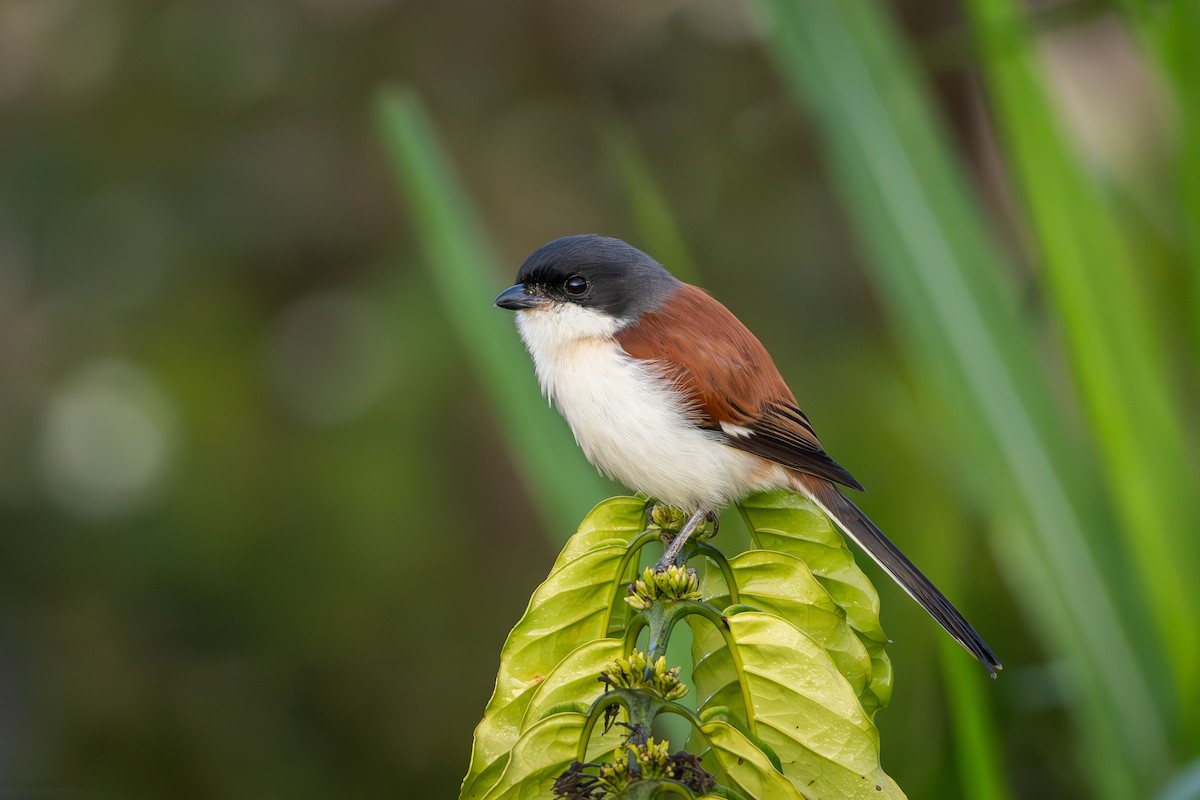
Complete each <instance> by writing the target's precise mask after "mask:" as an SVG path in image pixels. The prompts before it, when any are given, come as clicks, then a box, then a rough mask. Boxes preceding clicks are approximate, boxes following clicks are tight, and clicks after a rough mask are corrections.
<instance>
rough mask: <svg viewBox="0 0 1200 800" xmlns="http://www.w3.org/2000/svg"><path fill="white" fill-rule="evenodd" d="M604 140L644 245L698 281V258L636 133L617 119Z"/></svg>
mask: <svg viewBox="0 0 1200 800" xmlns="http://www.w3.org/2000/svg"><path fill="white" fill-rule="evenodd" d="M605 143H606V145H607V148H608V157H609V160H610V161H612V163H613V166H614V167H615V168H616V172H617V175H618V176H619V177H620V179H621V185H622V187H623V188H624V190H625V197H626V198H627V199H628V201H629V207H630V209H631V211H632V212H633V222H634V224H635V225H637V229H638V235H639V236H640V237H641V239H642V241H641V249H642V250H645V251H646V252H648V253H653V254H654V257H655V258H656V259H658V260H659V261H660V262H661V263H662V264H663V265H664V266H666V268H667V269H669V270H670V271H671V272H673V273H674V274H675V276H676V277H677V278H679V279H680V280H684V281H688V282H689V283H696V282H697V276H698V273H697V270H696V262H695V260H694V259H693V258H692V255H691V252H690V251H689V250H688V246H687V243H686V241H684V238H683V233H682V232H681V231H680V230H679V225H678V224H677V223H676V222H675V215H674V214H673V213H672V212H671V206H670V204H669V203H668V202H667V199H666V197H664V196H663V193H662V189H660V188H659V186H658V182H657V181H655V180H654V173H653V171H652V170H651V169H650V164H649V163H648V162H647V160H646V156H645V155H644V154H643V153H642V151H641V149H640V148H639V147H638V145H637V142H636V141H635V140H634V138H633V135H632V134H630V132H629V129H628V128H626V127H624V126H623V125H620V124H618V123H614V124H612V125H611V126H610V127H609V129H608V135H607V137H606V138H605Z"/></svg>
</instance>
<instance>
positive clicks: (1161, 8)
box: [1122, 0, 1200, 357]
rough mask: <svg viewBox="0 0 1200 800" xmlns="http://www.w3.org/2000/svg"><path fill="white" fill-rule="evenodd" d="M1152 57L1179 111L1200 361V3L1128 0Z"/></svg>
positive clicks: (1182, 229) (1179, 160)
mask: <svg viewBox="0 0 1200 800" xmlns="http://www.w3.org/2000/svg"><path fill="white" fill-rule="evenodd" d="M1122 5H1123V6H1124V7H1125V9H1126V10H1127V11H1128V12H1129V15H1130V16H1131V17H1132V19H1133V20H1134V21H1135V24H1136V25H1137V26H1138V29H1139V31H1140V32H1141V39H1142V44H1143V47H1144V49H1145V51H1146V52H1147V54H1148V55H1150V56H1152V57H1153V58H1155V60H1156V61H1157V62H1158V65H1159V68H1160V70H1161V73H1162V76H1163V78H1164V83H1165V84H1166V86H1167V88H1168V91H1169V93H1170V97H1171V100H1172V101H1173V106H1174V110H1175V112H1176V119H1175V121H1176V123H1177V129H1178V136H1177V139H1176V143H1175V147H1176V153H1175V160H1176V169H1175V170H1174V173H1175V175H1174V178H1175V187H1174V188H1175V192H1176V197H1177V201H1178V209H1179V216H1178V219H1177V222H1178V229H1179V230H1178V234H1179V239H1180V242H1179V249H1180V259H1179V260H1180V262H1181V264H1180V266H1181V269H1180V272H1181V273H1182V274H1181V275H1180V279H1181V282H1184V281H1186V282H1187V283H1189V284H1190V286H1191V289H1192V297H1191V300H1192V303H1191V320H1192V324H1193V330H1192V344H1193V347H1194V351H1193V355H1194V356H1197V357H1200V87H1198V85H1197V83H1196V76H1197V75H1200V48H1198V47H1196V42H1197V41H1200V3H1197V2H1195V0H1163V2H1156V0H1125V2H1124V3H1123V4H1122Z"/></svg>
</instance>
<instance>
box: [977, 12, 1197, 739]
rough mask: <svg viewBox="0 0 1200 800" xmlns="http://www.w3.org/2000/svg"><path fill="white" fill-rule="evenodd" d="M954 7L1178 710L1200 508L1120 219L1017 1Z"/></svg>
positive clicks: (1190, 648) (1191, 668)
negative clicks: (1064, 115)
mask: <svg viewBox="0 0 1200 800" xmlns="http://www.w3.org/2000/svg"><path fill="white" fill-rule="evenodd" d="M967 7H968V9H969V12H970V16H971V19H972V22H973V25H974V27H975V29H976V31H977V33H978V38H979V41H980V44H981V46H982V50H983V53H984V61H983V67H984V75H985V77H986V78H987V83H988V87H989V89H990V97H991V100H992V103H993V105H994V107H995V108H994V111H995V114H994V117H995V119H996V120H997V122H998V125H999V127H1000V129H1001V133H1002V134H1003V138H1004V141H1005V144H1006V145H1007V147H1006V151H1007V153H1008V155H1009V157H1010V162H1011V163H1012V164H1013V167H1014V172H1015V174H1016V176H1017V179H1018V185H1019V187H1020V189H1021V190H1022V194H1023V196H1024V198H1025V201H1026V205H1027V207H1028V213H1029V217H1030V220H1031V222H1032V223H1033V228H1034V230H1035V231H1036V233H1037V237H1038V240H1039V242H1040V245H1041V253H1042V256H1043V258H1042V263H1043V265H1044V273H1045V275H1046V277H1047V279H1048V280H1047V281H1046V283H1047V285H1048V286H1049V288H1050V289H1051V296H1052V298H1053V300H1054V303H1055V307H1056V310H1057V312H1058V314H1057V316H1058V319H1059V320H1061V322H1062V324H1063V328H1064V332H1065V334H1066V340H1067V345H1068V348H1067V350H1068V355H1069V357H1070V359H1071V362H1072V365H1073V367H1074V372H1075V375H1076V380H1077V383H1078V385H1079V389H1080V392H1079V394H1080V396H1081V397H1083V398H1084V400H1085V404H1086V406H1087V410H1088V412H1089V416H1090V420H1091V427H1092V429H1093V430H1094V432H1095V434H1096V438H1097V440H1098V442H1099V444H1100V454H1101V456H1102V462H1103V465H1104V467H1105V472H1106V475H1107V478H1108V485H1109V494H1110V496H1112V497H1113V498H1115V504H1116V506H1117V509H1118V511H1119V512H1120V514H1121V520H1122V523H1123V524H1122V525H1121V526H1120V529H1121V530H1122V532H1124V533H1125V535H1126V537H1127V541H1128V549H1129V551H1130V552H1131V553H1132V554H1133V556H1134V561H1135V564H1136V566H1137V567H1138V568H1139V571H1140V577H1141V585H1142V587H1143V588H1144V590H1145V592H1146V594H1147V595H1148V598H1149V601H1150V607H1151V609H1152V613H1153V617H1154V622H1155V626H1156V628H1157V632H1158V636H1159V639H1160V641H1161V642H1162V643H1163V646H1164V648H1165V650H1166V652H1167V655H1168V659H1169V662H1170V664H1171V665H1172V667H1173V668H1174V669H1173V671H1174V676H1175V690H1176V694H1177V696H1178V697H1179V698H1180V700H1181V701H1182V708H1181V716H1183V717H1184V718H1188V717H1189V715H1190V711H1191V710H1193V709H1195V708H1196V699H1197V690H1200V682H1198V681H1197V669H1198V666H1200V639H1198V638H1197V637H1195V636H1190V635H1180V633H1181V631H1182V630H1185V629H1188V628H1190V627H1191V625H1193V624H1194V622H1193V621H1194V620H1195V619H1197V618H1198V617H1200V595H1197V593H1196V592H1195V591H1193V590H1192V583H1193V579H1194V576H1195V575H1197V574H1200V553H1198V551H1197V550H1196V548H1195V547H1193V546H1192V545H1191V542H1190V540H1191V539H1192V538H1193V536H1192V530H1191V525H1189V524H1188V521H1189V520H1195V519H1197V518H1200V504H1198V502H1197V495H1196V493H1195V492H1194V491H1193V489H1192V487H1194V486H1195V485H1196V477H1195V474H1194V471H1193V469H1192V465H1191V463H1190V459H1189V456H1188V453H1187V451H1186V448H1185V444H1184V442H1185V438H1184V437H1183V436H1180V435H1179V432H1180V431H1182V430H1184V429H1186V427H1187V425H1186V424H1185V420H1184V416H1183V414H1182V413H1181V411H1180V409H1179V407H1178V404H1177V403H1175V402H1174V398H1173V396H1172V387H1171V381H1170V380H1169V378H1168V371H1167V366H1166V364H1167V358H1166V353H1165V350H1164V346H1163V343H1162V339H1161V336H1160V334H1159V332H1158V331H1156V330H1155V327H1154V325H1153V323H1152V321H1151V317H1150V311H1149V300H1148V298H1147V297H1146V293H1145V291H1144V285H1143V284H1142V283H1141V282H1140V281H1138V280H1137V279H1136V278H1135V269H1134V263H1133V247H1132V245H1131V243H1130V242H1129V241H1127V238H1126V237H1125V236H1124V235H1123V230H1122V226H1121V221H1120V220H1119V219H1118V218H1117V216H1116V214H1114V213H1113V211H1112V210H1111V209H1110V208H1109V207H1108V205H1107V204H1106V202H1105V199H1104V197H1103V196H1102V195H1101V193H1100V190H1099V188H1098V187H1097V186H1095V184H1094V183H1093V181H1092V179H1090V178H1089V177H1088V176H1087V175H1086V174H1085V172H1084V169H1083V167H1082V165H1081V164H1079V163H1078V159H1077V157H1076V156H1075V155H1074V153H1073V152H1072V151H1071V149H1070V147H1069V146H1068V144H1067V142H1066V141H1065V139H1064V137H1063V136H1062V134H1061V133H1060V128H1059V120H1058V119H1057V118H1056V117H1055V115H1054V113H1053V112H1052V110H1051V107H1050V103H1049V101H1048V99H1047V97H1046V94H1045V91H1044V89H1043V86H1042V82H1041V81H1040V80H1039V77H1038V75H1037V73H1036V70H1035V66H1034V63H1033V55H1032V50H1031V46H1030V43H1029V42H1028V40H1027V36H1028V33H1027V31H1026V30H1025V29H1024V26H1023V25H1022V23H1021V19H1020V11H1019V9H1018V8H1017V6H1016V5H1015V4H1014V3H1013V2H1012V0H969V1H968V3H967Z"/></svg>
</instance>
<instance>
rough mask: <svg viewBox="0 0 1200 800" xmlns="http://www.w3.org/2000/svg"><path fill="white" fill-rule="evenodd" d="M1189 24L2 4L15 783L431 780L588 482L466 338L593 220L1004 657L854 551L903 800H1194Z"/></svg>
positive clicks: (261, 789)
mask: <svg viewBox="0 0 1200 800" xmlns="http://www.w3.org/2000/svg"><path fill="white" fill-rule="evenodd" d="M1198 8H1200V6H1198V5H1197V4H1195V3H1194V2H1190V0H1176V2H1171V0H1163V1H1162V2H1151V1H1150V0H1145V2H1139V1H1138V0H1128V1H1127V2H1112V3H1105V2H1090V1H1089V0H1074V1H1072V0H1064V1H1063V2H1058V3H1040V2H1039V3H1036V4H1033V5H1032V6H1028V7H1026V6H1019V4H1017V3H1015V2H1013V0H970V1H969V2H965V3H963V2H958V1H957V0H936V1H934V2H921V1H919V0H895V1H894V2H873V1H870V0H846V2H841V3H831V2H827V1H826V0H762V2H757V3H745V2H725V1H724V0H661V1H660V0H652V1H651V2H635V1H631V0H608V1H607V2H596V1H595V0H585V1H584V2H573V3H569V2H563V0H557V1H555V0H516V1H514V2H507V3H495V2H482V1H481V0H450V1H449V2H443V3H436V4H434V3H418V2H412V0H409V2H393V1H392V0H290V1H287V0H276V1H275V2H270V1H269V0H210V2H198V0H173V1H172V2H151V0H0V796H2V797H5V798H9V797H12V798H23V797H39V798H40V797H87V798H142V797H146V798H150V797H180V798H186V797H197V798H199V797H205V798H207V797H219V798H241V797H246V798H249V797H254V798H264V797H278V798H309V797H311V798H325V797H334V796H343V797H397V796H398V797H450V796H453V795H454V794H455V792H456V789H457V785H458V781H459V780H460V779H461V777H462V775H463V773H464V772H465V770H466V766H467V763H466V762H467V757H468V754H469V747H470V734H471V730H472V728H473V727H474V725H475V723H476V722H477V721H478V718H479V716H480V714H481V713H482V709H483V706H484V703H485V702H486V700H487V697H488V695H489V693H490V690H491V687H492V682H493V678H494V671H495V667H496V663H497V659H498V651H499V647H500V645H501V643H502V642H503V640H504V636H505V634H506V633H507V631H508V628H509V627H510V626H511V624H512V623H513V622H514V621H515V620H516V619H517V617H518V616H519V615H520V613H521V610H522V609H523V608H524V605H525V602H526V600H527V598H528V595H529V593H530V592H531V591H532V589H533V587H534V586H535V585H536V584H537V582H538V581H540V579H541V578H542V577H543V576H544V575H545V573H546V570H547V569H548V568H549V565H550V564H551V562H552V560H553V556H554V553H555V551H556V548H557V545H558V543H560V542H561V541H563V540H564V539H565V538H566V536H567V535H568V534H569V533H570V532H571V529H572V522H573V521H574V520H578V519H579V518H581V517H582V515H583V514H584V513H585V512H586V510H587V509H588V508H589V507H590V505H591V504H593V503H594V502H596V501H598V500H599V499H601V498H602V497H603V496H605V494H607V493H614V492H616V491H617V489H616V488H615V487H612V486H611V485H608V484H606V483H604V482H603V481H601V480H600V479H598V478H597V477H595V474H594V472H593V471H592V470H591V468H590V467H588V466H587V465H586V463H585V462H584V461H583V459H582V456H581V455H580V454H579V453H578V452H577V451H576V450H575V448H574V447H573V445H572V444H571V443H570V437H569V434H568V433H567V431H566V429H565V426H564V425H563V423H562V422H561V420H559V419H558V417H557V415H556V414H554V412H552V411H551V410H549V409H547V408H546V407H545V403H544V401H542V400H540V399H539V398H538V397H537V392H536V386H535V381H534V377H533V373H532V369H531V367H530V366H529V364H528V361H527V359H526V358H525V357H524V355H523V353H522V352H521V350H520V348H519V344H518V343H517V340H516V335H515V333H514V332H513V330H512V328H511V319H510V318H509V316H508V315H507V314H506V313H505V312H501V311H497V310H494V309H492V308H490V304H491V300H492V298H493V297H494V296H495V295H496V294H497V293H498V292H499V291H500V290H501V289H503V288H505V287H507V286H508V285H509V284H510V282H511V279H512V276H513V274H515V271H516V268H517V266H518V265H519V264H520V262H521V261H522V260H523V258H524V257H525V256H526V255H527V254H528V253H529V252H530V251H532V250H533V249H534V248H535V247H536V246H538V245H540V244H541V243H542V242H544V241H546V240H548V239H551V238H554V237H557V236H561V235H564V234H568V233H576V232H585V231H595V232H600V233H605V234H609V235H614V236H620V237H622V238H626V239H628V240H629V241H631V242H633V243H635V244H637V245H639V246H642V247H643V248H644V249H647V250H649V251H650V252H651V253H652V254H653V255H655V256H656V257H658V258H659V259H660V260H661V261H663V262H664V263H665V264H666V265H667V267H668V268H670V269H673V270H675V271H676V272H677V273H679V274H681V275H682V276H684V277H687V278H689V279H691V280H694V281H696V282H699V283H701V284H702V285H703V286H705V287H706V288H708V289H709V290H711V291H712V292H713V293H714V294H715V295H716V296H717V297H719V298H720V299H721V300H723V301H724V302H725V303H726V304H727V305H728V306H729V307H730V308H731V309H733V311H734V312H735V313H737V314H738V315H739V316H740V317H741V318H742V319H743V320H744V321H745V322H746V323H747V324H748V325H749V326H750V327H751V328H752V329H753V330H754V331H755V332H756V333H757V334H758V335H759V336H760V338H761V339H762V340H763V341H764V343H765V344H766V345H767V347H768V348H769V349H770V350H771V352H772V353H773V354H774V355H775V357H776V359H777V361H778V364H779V366H780V369H781V371H782V372H783V374H784V376H785V378H787V380H788V381H789V383H790V384H791V386H792V388H793V389H794V390H795V392H796V394H797V395H798V397H799V399H800V401H801V404H802V405H803V406H804V408H805V409H806V411H807V412H808V414H809V416H810V417H811V418H812V420H813V421H814V424H815V425H816V427H817V429H818V431H819V432H820V433H821V435H822V438H823V440H824V442H825V444H826V446H827V448H828V449H829V450H830V452H831V453H832V454H833V455H834V456H835V457H836V458H837V459H838V460H839V461H840V462H841V463H843V464H845V465H846V466H847V467H848V468H849V469H850V470H851V471H853V472H854V474H855V475H856V476H857V477H858V478H859V479H861V480H862V481H863V483H864V484H866V485H867V486H868V488H869V490H870V491H869V492H868V494H866V495H864V496H863V497H862V500H861V502H862V505H863V506H864V508H865V509H866V510H867V511H868V512H869V513H870V514H871V515H872V517H873V518H874V519H875V520H876V521H877V522H878V523H879V524H880V525H881V527H883V528H884V529H885V530H887V531H889V532H890V533H891V535H892V536H893V538H894V539H895V540H896V541H897V542H898V543H899V544H900V545H901V546H902V547H903V548H904V549H905V550H906V551H907V552H908V553H909V554H910V555H911V556H912V557H913V559H914V560H915V561H916V562H917V563H918V564H920V565H921V566H922V567H923V568H924V569H925V571H926V572H927V573H929V574H930V576H931V577H932V578H933V579H934V580H935V582H937V583H938V584H939V585H940V586H942V588H943V589H944V590H945V591H946V593H947V594H948V595H950V596H951V597H952V598H953V599H954V600H955V601H956V602H957V603H958V605H959V606H960V607H961V608H962V609H963V610H964V612H966V614H967V616H968V617H969V618H970V619H972V620H973V621H974V623H975V625H976V627H978V628H979V630H980V631H981V633H982V634H983V635H984V636H985V638H987V640H988V641H989V643H990V644H991V645H992V646H993V648H994V649H995V650H996V652H997V653H999V654H1000V656H1001V657H1002V659H1003V660H1004V661H1005V666H1006V668H1005V670H1004V672H1003V673H1002V674H1001V676H1000V678H999V680H997V681H995V682H992V681H987V680H986V679H985V678H984V677H983V672H982V670H980V669H978V668H977V667H976V666H975V665H973V664H971V663H970V661H969V658H968V656H966V655H965V654H964V653H962V652H960V651H957V650H956V649H954V648H953V647H952V646H947V645H946V642H945V641H944V635H943V634H942V632H941V631H940V630H939V629H938V628H937V627H936V625H935V624H934V623H932V622H931V621H930V620H929V619H928V618H927V617H926V616H925V615H924V613H923V612H922V611H921V610H920V609H919V608H917V607H916V606H915V605H914V604H913V603H911V602H910V601H909V600H908V599H907V598H906V597H905V596H904V595H903V593H902V592H901V591H900V590H898V589H897V588H895V587H894V586H892V585H891V584H890V583H889V582H888V581H887V580H886V579H885V578H883V577H882V576H881V575H879V573H878V572H877V571H876V572H872V574H873V575H874V576H875V577H876V580H877V585H878V586H879V588H880V593H881V595H882V598H883V604H884V612H883V622H884V626H885V628H886V629H887V631H888V632H889V634H890V635H891V636H892V638H893V639H894V640H895V643H894V645H893V647H892V649H891V652H892V658H893V660H894V662H895V668H896V692H895V699H894V701H893V703H892V706H891V707H890V708H888V709H886V710H884V711H883V712H881V713H880V715H879V716H878V718H877V722H878V723H879V725H880V729H881V735H882V740H883V765H884V767H885V769H887V770H888V772H889V773H890V774H892V775H893V776H894V777H895V778H896V780H897V781H898V782H899V784H900V785H901V786H902V787H903V788H904V789H905V790H906V791H907V792H908V794H909V796H911V797H914V798H920V797H960V796H963V797H988V798H1004V797H1022V798H1026V797H1072V798H1074V797H1078V798H1082V797H1106V798H1113V800H1117V798H1129V797H1160V798H1163V800H1183V799H1184V798H1189V797H1200V766H1198V762H1197V761H1196V758H1197V753H1198V752H1200V633H1198V629H1200V623H1197V619H1200V590H1197V589H1196V584H1195V576H1196V575H1197V574H1198V573H1200V537H1197V535H1196V527H1197V522H1196V520H1197V519H1198V518H1200V497H1197V493H1196V475H1197V473H1196V455H1197V453H1196V449H1197V448H1196V443H1197V421H1198V420H1197V414H1196V411H1195V409H1196V407H1197V402H1196V401H1197V389H1198V381H1197V377H1198V373H1200V371H1198V370H1197V363H1198V347H1200V322H1198V320H1200V314H1197V305H1198V303H1200V275H1198V273H1200V269H1198V263H1200V262H1198V260H1197V254H1198V253H1200V96H1198V95H1200V89H1198V88H1197V87H1198V86H1200V84H1197V81H1196V79H1195V76H1196V75H1198V74H1200V48H1198V47H1197V46H1196V42H1197V41H1198V37H1200V11H1198V10H1197V9H1198ZM730 539H731V541H736V537H735V535H734V534H732V533H731V534H730Z"/></svg>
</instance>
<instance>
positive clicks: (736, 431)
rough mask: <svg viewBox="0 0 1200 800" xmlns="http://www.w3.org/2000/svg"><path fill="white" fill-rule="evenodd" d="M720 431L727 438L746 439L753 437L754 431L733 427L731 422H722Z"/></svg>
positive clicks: (737, 426)
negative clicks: (739, 437)
mask: <svg viewBox="0 0 1200 800" xmlns="http://www.w3.org/2000/svg"><path fill="white" fill-rule="evenodd" d="M721 430H723V431H724V432H725V433H726V435H728V436H743V437H747V436H753V435H754V431H752V430H750V429H749V428H743V427H742V426H741V425H734V424H733V423H732V422H722V423H721Z"/></svg>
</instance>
